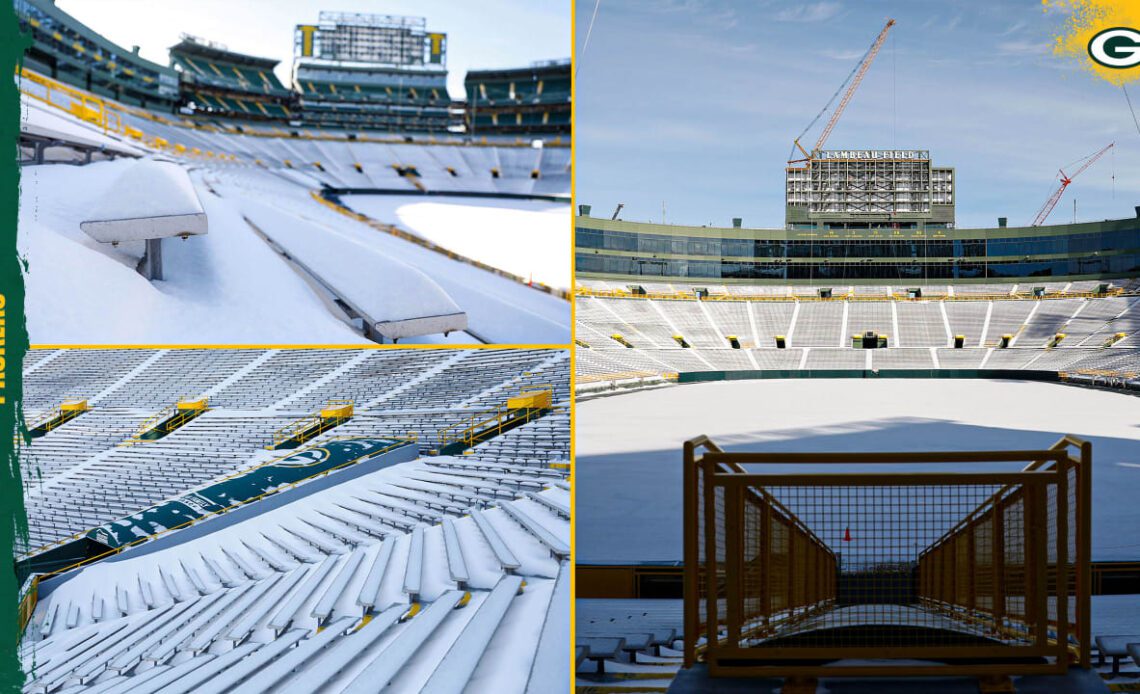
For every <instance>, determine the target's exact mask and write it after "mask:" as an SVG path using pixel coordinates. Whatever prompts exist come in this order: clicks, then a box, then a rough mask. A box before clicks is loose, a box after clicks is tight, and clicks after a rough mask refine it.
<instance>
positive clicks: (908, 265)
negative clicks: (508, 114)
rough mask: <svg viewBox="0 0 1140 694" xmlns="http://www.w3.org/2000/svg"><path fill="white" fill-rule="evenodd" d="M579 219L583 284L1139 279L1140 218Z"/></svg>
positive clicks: (578, 247) (577, 257) (579, 271)
mask: <svg viewBox="0 0 1140 694" xmlns="http://www.w3.org/2000/svg"><path fill="white" fill-rule="evenodd" d="M579 210H580V213H579V216H578V217H576V219H575V231H576V234H575V262H576V265H575V267H576V270H577V276H578V277H580V278H587V279H607V280H623V281H625V280H628V281H629V282H631V283H632V282H635V281H638V280H640V281H654V280H656V281H690V280H691V281H710V280H715V281H716V282H717V283H723V284H813V283H819V282H837V281H843V282H846V283H849V284H859V283H873V284H883V283H919V284H921V283H923V282H926V281H937V282H938V283H942V284H945V283H947V282H958V281H961V282H983V283H984V282H995V281H996V282H1020V281H1044V280H1046V279H1048V280H1086V279H1111V278H1128V277H1136V276H1137V274H1138V273H1140V214H1138V216H1137V217H1135V218H1130V219H1116V220H1105V221H1102V222H1084V223H1078V224H1056V225H1050V226H1045V227H1004V226H998V227H996V228H989V229H952V228H931V227H927V226H924V225H921V224H917V223H916V225H915V226H914V227H912V228H893V227H892V226H887V225H886V224H883V225H870V222H863V224H864V226H863V227H862V228H856V227H855V226H854V224H855V222H854V221H853V220H848V221H844V222H837V224H846V225H847V227H846V228H842V227H841V228H819V227H814V228H812V229H799V228H792V229H749V228H743V227H704V226H680V225H671V224H653V223H645V222H629V221H623V220H609V219H599V218H597V217H591V216H589V215H588V210H586V209H583V208H581V207H580V208H579ZM583 213H584V214H583ZM900 227H901V225H900Z"/></svg>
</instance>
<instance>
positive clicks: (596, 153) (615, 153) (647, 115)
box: [575, 0, 1140, 227]
mask: <svg viewBox="0 0 1140 694" xmlns="http://www.w3.org/2000/svg"><path fill="white" fill-rule="evenodd" d="M593 9H594V0H579V1H578V3H577V7H576V12H577V17H576V21H577V27H578V31H577V36H576V40H577V42H578V46H577V47H578V49H579V52H578V55H577V59H578V67H577V70H578V73H577V74H578V82H577V93H576V98H577V114H576V118H577V120H576V122H575V137H576V138H577V158H576V167H577V179H576V187H577V197H578V202H583V203H589V204H592V205H593V206H594V214H596V215H603V214H604V215H605V216H607V217H608V216H609V215H610V214H611V213H612V211H613V208H614V206H616V205H617V203H619V202H623V203H625V205H626V207H625V210H624V211H623V212H622V218H623V219H629V220H641V221H647V220H652V221H660V220H661V214H662V213H661V207H662V201H664V203H665V208H666V210H665V218H666V220H667V221H668V222H671V223H678V224H716V225H721V226H727V225H728V224H729V223H730V221H731V218H732V217H734V216H742V217H743V218H744V224H745V226H753V227H782V226H783V222H784V203H783V186H784V166H785V162H786V161H787V158H788V150H789V148H790V147H791V143H792V139H793V138H794V137H795V136H796V135H798V134H799V132H800V131H801V130H803V128H804V127H805V126H806V125H807V124H808V123H809V122H810V121H811V119H812V118H813V117H814V116H815V114H816V113H817V112H819V110H820V109H821V108H822V107H823V106H824V104H825V103H827V100H828V99H829V98H830V97H831V95H832V93H833V92H835V90H836V89H837V88H838V86H839V85H840V84H841V83H842V82H843V80H844V79H845V78H846V77H847V75H848V73H850V71H851V69H852V68H853V67H854V66H855V64H856V63H857V62H858V60H859V58H860V57H861V56H862V55H863V53H864V52H865V51H866V49H867V47H868V46H870V44H871V42H872V41H873V40H874V38H875V36H876V35H877V34H878V32H879V31H880V29H882V27H883V25H884V24H885V23H886V20H887V18H888V17H893V18H895V20H896V21H897V22H898V23H897V24H896V25H895V27H894V28H892V30H891V33H890V35H889V36H888V38H887V40H886V43H885V44H884V46H883V49H882V51H881V52H880V54H879V56H878V58H877V59H876V61H875V63H874V65H872V66H871V69H870V71H869V72H868V74H867V76H866V78H865V79H864V81H863V84H862V86H861V87H860V89H859V91H858V93H856V95H855V97H854V99H853V100H852V102H851V104H850V105H849V106H848V108H847V110H846V111H845V113H844V115H843V117H842V119H841V120H840V121H839V124H838V126H837V127H836V129H835V130H834V131H833V133H832V135H831V137H830V139H829V140H828V142H827V145H826V147H827V148H829V149H844V148H851V149H854V148H860V149H864V148H874V149H882V148H894V147H898V148H917V149H929V150H930V151H931V157H932V158H933V159H934V162H935V164H937V165H942V166H952V167H954V168H955V169H956V172H957V220H958V226H959V227H979V226H987V227H988V226H995V225H996V219H997V217H999V216H1006V217H1009V220H1010V224H1011V225H1022V224H1027V223H1028V222H1029V221H1030V220H1031V219H1032V218H1033V216H1034V215H1035V214H1036V212H1037V209H1038V208H1039V207H1040V206H1041V204H1042V203H1043V202H1044V201H1045V199H1046V198H1048V197H1049V195H1050V193H1051V192H1052V191H1053V189H1054V188H1055V187H1056V183H1057V181H1056V174H1057V169H1058V168H1059V167H1060V166H1062V165H1064V164H1067V163H1069V162H1071V161H1073V160H1075V159H1079V158H1081V157H1084V156H1085V155H1087V154H1091V153H1092V152H1095V151H1096V150H1098V149H1100V148H1101V147H1103V146H1105V145H1106V144H1108V143H1109V142H1111V141H1116V143H1117V144H1116V147H1115V148H1114V149H1113V150H1111V151H1110V153H1109V154H1106V155H1105V156H1104V157H1103V158H1102V159H1101V160H1100V161H1099V162H1098V163H1096V164H1094V165H1093V167H1092V168H1090V169H1089V170H1088V171H1086V172H1085V173H1084V174H1082V175H1081V176H1080V177H1079V178H1077V179H1076V180H1075V181H1074V183H1073V184H1072V185H1071V186H1070V187H1069V189H1068V191H1066V193H1065V197H1064V198H1063V199H1062V200H1061V202H1060V204H1058V206H1057V208H1056V209H1055V210H1054V211H1053V214H1052V216H1051V217H1050V219H1049V221H1050V222H1052V223H1057V222H1063V221H1068V220H1071V219H1072V217H1073V199H1074V198H1076V200H1077V201H1078V202H1077V218H1078V219H1080V220H1090V219H1104V218H1119V217H1131V216H1132V215H1133V214H1135V212H1134V210H1133V206H1135V205H1140V133H1138V132H1137V129H1136V126H1135V125H1134V124H1133V122H1132V115H1131V114H1130V113H1129V110H1128V106H1127V104H1126V102H1125V98H1124V94H1123V93H1122V92H1121V89H1120V87H1115V86H1112V85H1110V84H1108V83H1106V82H1103V81H1101V80H1099V79H1097V78H1095V77H1094V76H1092V75H1091V74H1089V73H1087V72H1086V71H1084V70H1083V69H1082V68H1081V67H1079V66H1078V65H1075V64H1074V63H1071V62H1069V61H1068V60H1065V59H1062V58H1058V57H1055V56H1054V55H1053V54H1052V53H1051V52H1050V46H1051V42H1052V36H1053V34H1054V33H1055V32H1056V31H1057V30H1058V28H1059V27H1060V24H1061V22H1062V19H1063V16H1062V15H1061V14H1059V13H1058V12H1057V11H1055V10H1051V11H1050V12H1048V13H1046V12H1044V11H1043V9H1042V5H1041V2H1040V0H1019V1H1017V2H1010V1H1003V2H1000V3H993V2H983V1H980V0H977V1H968V2H954V3H947V2H935V1H933V0H908V1H906V2H887V1H885V0H846V1H844V0H827V1H824V2H792V1H790V0H787V1H784V0H757V1H755V2H730V1H727V0H602V2H601V7H600V11H599V13H598V19H597V22H596V24H595V26H594V29H593V33H592V35H591V37H590V40H589V45H588V46H587V47H586V49H585V51H582V50H581V48H582V43H583V41H584V39H585V36H586V27H587V26H588V23H589V18H590V14H591V12H593ZM1130 94H1131V96H1132V102H1133V105H1134V106H1135V107H1136V108H1137V109H1138V111H1140V84H1135V85H1133V87H1132V88H1131V89H1130ZM826 118H827V116H825V117H824V118H823V119H821V123H820V124H819V125H817V126H816V128H815V129H813V130H812V131H811V132H810V133H809V134H808V135H807V136H806V137H805V138H804V140H805V141H806V142H808V143H811V142H814V141H815V138H816V136H817V135H818V134H819V129H820V127H821V126H822V122H824V121H826ZM1113 173H1115V185H1114V184H1113V179H1112V175H1113Z"/></svg>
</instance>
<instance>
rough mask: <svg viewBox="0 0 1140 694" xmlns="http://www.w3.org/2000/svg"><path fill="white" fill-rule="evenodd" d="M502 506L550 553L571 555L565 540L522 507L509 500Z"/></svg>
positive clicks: (558, 555) (560, 556)
mask: <svg viewBox="0 0 1140 694" xmlns="http://www.w3.org/2000/svg"><path fill="white" fill-rule="evenodd" d="M500 508H502V509H503V511H505V512H506V513H507V515H508V516H510V517H511V518H512V519H513V520H514V521H515V522H517V523H518V524H519V525H521V526H522V527H523V528H524V529H525V530H526V531H527V532H528V533H530V534H531V535H534V537H535V538H537V539H538V541H539V542H541V543H542V544H544V545H546V547H547V548H548V549H549V550H550V553H551V554H553V555H554V556H556V557H558V558H560V559H561V558H563V557H568V556H570V545H569V544H567V543H566V542H563V541H562V540H560V539H559V538H557V537H555V536H554V533H552V532H550V531H549V530H547V529H546V527H545V526H543V525H542V524H540V523H539V522H538V521H536V520H535V519H534V518H533V517H531V516H530V515H529V514H528V513H526V512H525V511H523V510H522V509H520V508H519V507H518V506H516V505H515V504H514V503H512V502H510V501H508V502H506V503H504V504H503V505H502V506H500Z"/></svg>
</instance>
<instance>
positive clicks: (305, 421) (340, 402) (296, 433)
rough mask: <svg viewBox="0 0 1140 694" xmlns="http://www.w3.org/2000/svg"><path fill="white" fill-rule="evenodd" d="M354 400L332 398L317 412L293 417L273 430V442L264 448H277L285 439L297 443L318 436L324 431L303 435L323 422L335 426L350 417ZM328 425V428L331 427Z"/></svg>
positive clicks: (354, 403)
mask: <svg viewBox="0 0 1140 694" xmlns="http://www.w3.org/2000/svg"><path fill="white" fill-rule="evenodd" d="M355 405H356V402H355V401H354V400H348V399H340V398H334V399H331V400H328V401H326V403H325V406H324V407H322V408H321V409H320V410H318V411H317V412H314V413H312V414H308V415H305V416H304V417H301V418H300V419H295V420H293V421H292V422H289V423H288V424H286V425H285V426H283V427H281V428H280V429H278V430H277V431H275V432H273V443H272V444H270V445H269V446H266V448H268V449H270V450H272V449H274V448H277V447H278V446H280V445H281V444H283V443H285V442H286V441H291V440H293V439H296V440H297V443H304V442H306V441H308V440H310V439H312V438H315V437H317V436H320V435H321V434H322V433H324V432H316V433H314V434H311V435H309V436H305V435H304V434H305V432H306V431H307V430H308V429H311V428H312V427H314V426H316V425H318V424H321V423H323V422H331V423H332V426H337V425H339V424H342V423H344V422H347V421H348V420H350V419H352V417H353V413H354V408H355ZM332 426H330V427H329V428H332Z"/></svg>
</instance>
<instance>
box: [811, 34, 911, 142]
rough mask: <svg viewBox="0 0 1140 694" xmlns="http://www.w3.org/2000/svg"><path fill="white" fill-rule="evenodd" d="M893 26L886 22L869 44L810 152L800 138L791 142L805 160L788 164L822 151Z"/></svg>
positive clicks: (825, 107) (825, 108)
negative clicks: (805, 148) (873, 40)
mask: <svg viewBox="0 0 1140 694" xmlns="http://www.w3.org/2000/svg"><path fill="white" fill-rule="evenodd" d="M894 25H895V20H893V19H888V20H887V24H886V26H884V27H883V30H882V31H880V32H879V35H878V37H876V38H875V42H874V43H872V44H871V47H870V48H869V49H868V50H867V53H866V54H865V55H864V56H863V60H862V61H860V63H859V66H858V68H856V70H855V72H853V73H852V76H851V77H849V78H848V79H850V81H851V83H850V85H849V86H848V87H847V91H846V92H844V93H843V98H842V99H840V100H839V105H838V106H836V107H835V111H834V112H832V114H831V118H830V119H829V120H828V121H827V125H825V126H824V127H823V132H821V133H820V134H819V139H818V140H816V142H815V146H814V147H812V151H811V152H810V153H809V152H807V151H805V150H804V148H803V146H802V145H800V138H799V137H797V138H796V139H795V140H794V141H793V142H794V146H795V148H798V149H799V150H800V152H802V153H803V155H804V157H805V159H796V160H793V161H789V162H788V163H789V164H790V163H794V161H805V160H809V159H811V158H812V156H813V155H814V154H815V153H816V152H818V151H819V150H821V149H823V145H824V143H825V142H827V138H828V137H829V136H830V135H831V131H832V130H834V129H835V124H836V123H838V122H839V116H841V115H843V110H844V109H845V108H847V104H848V103H850V102H851V97H853V96H855V90H856V89H858V88H859V83H860V82H862V81H863V77H864V75H866V74H867V69H868V68H870V67H871V63H872V62H874V60H875V56H876V55H878V54H879V49H880V48H882V47H883V42H884V41H886V39H887V32H888V31H890V29H891V27H893V26H894ZM831 98H832V100H833V101H834V99H835V97H834V96H832V97H831ZM830 105H831V102H830V101H829V102H828V103H827V106H830ZM827 106H824V107H823V109H824V111H826V110H827ZM820 115H823V112H822V111H821V112H820ZM816 120H819V116H816V117H815V120H813V121H812V122H811V124H810V125H808V128H809V129H810V128H811V126H812V125H814V124H815V122H816ZM806 132H807V130H806V129H805V130H804V133H806ZM804 133H800V137H803V135H804ZM792 151H793V152H794V151H795V149H793V150H792Z"/></svg>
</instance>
